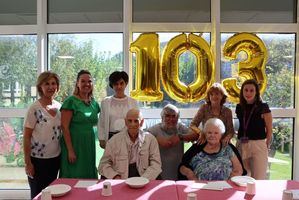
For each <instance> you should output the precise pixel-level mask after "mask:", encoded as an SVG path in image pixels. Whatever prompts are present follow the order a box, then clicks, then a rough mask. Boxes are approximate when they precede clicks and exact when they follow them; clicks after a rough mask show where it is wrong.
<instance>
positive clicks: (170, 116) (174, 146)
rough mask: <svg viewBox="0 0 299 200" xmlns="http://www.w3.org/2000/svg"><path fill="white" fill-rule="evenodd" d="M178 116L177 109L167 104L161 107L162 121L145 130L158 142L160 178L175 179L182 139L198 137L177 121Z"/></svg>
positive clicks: (181, 151) (180, 156)
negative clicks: (160, 163) (160, 165)
mask: <svg viewBox="0 0 299 200" xmlns="http://www.w3.org/2000/svg"><path fill="white" fill-rule="evenodd" d="M179 116H180V112H179V109H178V108H177V107H176V106H174V105H171V104H168V105H166V106H165V107H164V108H163V109H162V112H161V118H162V122H161V123H159V124H156V125H154V126H152V127H150V128H148V130H147V131H149V132H150V133H152V134H153V135H154V136H156V138H157V141H158V143H159V147H160V154H161V160H162V174H161V178H162V179H164V180H166V179H167V180H177V168H178V166H179V164H180V162H181V160H182V157H183V154H184V143H183V141H195V140H197V139H198V134H196V133H193V132H192V131H191V130H189V129H188V128H187V127H186V126H185V125H184V124H182V123H180V122H178V119H179Z"/></svg>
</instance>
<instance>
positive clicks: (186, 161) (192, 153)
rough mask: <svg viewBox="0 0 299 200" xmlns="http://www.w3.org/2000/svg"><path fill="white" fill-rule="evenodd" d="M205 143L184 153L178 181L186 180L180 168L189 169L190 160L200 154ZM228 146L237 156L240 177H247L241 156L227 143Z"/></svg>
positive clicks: (195, 145) (196, 145) (194, 145)
mask: <svg viewBox="0 0 299 200" xmlns="http://www.w3.org/2000/svg"><path fill="white" fill-rule="evenodd" d="M206 144H207V143H204V144H193V145H192V146H191V147H190V148H189V149H188V151H186V153H185V154H184V156H183V158H182V162H181V164H180V165H179V167H178V180H188V179H187V177H186V176H184V175H183V174H182V173H181V172H180V167H181V166H183V165H184V166H185V167H188V168H190V169H191V166H190V165H189V163H190V161H191V158H193V156H195V155H196V154H197V153H199V152H201V151H202V150H203V148H204V147H205V145H206ZM229 146H230V147H231V148H232V150H233V152H234V153H235V155H236V156H237V158H238V160H239V162H240V163H241V166H242V170H243V173H242V176H245V175H247V171H246V169H245V168H244V165H243V162H242V158H241V155H240V153H239V151H238V149H237V148H236V147H235V146H234V145H233V144H231V143H229Z"/></svg>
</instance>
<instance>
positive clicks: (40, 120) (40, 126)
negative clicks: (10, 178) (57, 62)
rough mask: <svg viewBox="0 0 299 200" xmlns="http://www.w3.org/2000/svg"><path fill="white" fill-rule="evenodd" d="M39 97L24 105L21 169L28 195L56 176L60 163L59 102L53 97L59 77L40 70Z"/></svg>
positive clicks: (34, 193)
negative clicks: (24, 176)
mask: <svg viewBox="0 0 299 200" xmlns="http://www.w3.org/2000/svg"><path fill="white" fill-rule="evenodd" d="M36 88H37V91H38V94H39V96H40V98H39V99H38V100H37V101H36V102H34V103H33V104H32V105H31V106H30V107H29V109H28V111H27V114H26V117H25V121H24V137H23V138H24V139H23V143H24V145H23V146H24V158H25V171H26V174H27V176H28V182H29V185H30V191H31V199H33V198H34V197H35V196H36V195H37V194H38V193H40V192H41V190H42V189H44V188H45V187H47V186H48V185H49V184H50V183H51V182H52V181H54V180H55V179H56V178H57V174H58V170H59V166H60V143H59V141H60V137H61V135H60V134H61V131H60V112H59V109H60V106H61V105H60V103H58V102H57V101H55V100H54V98H55V96H56V94H57V92H58V90H59V77H58V75H57V74H55V73H53V72H49V71H47V72H43V73H41V74H40V75H39V77H38V79H37V84H36Z"/></svg>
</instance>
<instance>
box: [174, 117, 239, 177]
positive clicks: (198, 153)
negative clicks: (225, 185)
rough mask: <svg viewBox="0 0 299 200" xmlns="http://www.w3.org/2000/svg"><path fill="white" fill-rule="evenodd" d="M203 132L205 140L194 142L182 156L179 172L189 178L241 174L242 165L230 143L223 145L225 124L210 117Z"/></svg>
mask: <svg viewBox="0 0 299 200" xmlns="http://www.w3.org/2000/svg"><path fill="white" fill-rule="evenodd" d="M203 132H204V134H205V137H206V140H207V142H206V143H205V144H202V145H199V144H194V145H193V146H192V147H191V148H190V149H189V150H188V151H187V152H186V153H185V154H184V156H183V160H182V163H181V164H180V167H179V172H180V173H181V174H182V175H183V176H186V177H187V179H189V180H227V179H229V178H230V177H232V176H238V175H241V174H242V165H241V163H240V161H239V159H238V158H237V156H236V154H235V153H234V151H233V149H232V147H231V145H226V146H223V145H222V143H221V137H222V135H223V134H224V133H225V126H224V124H223V122H222V121H221V120H220V119H218V118H210V119H209V120H208V121H207V122H206V123H205V125H204V128H203Z"/></svg>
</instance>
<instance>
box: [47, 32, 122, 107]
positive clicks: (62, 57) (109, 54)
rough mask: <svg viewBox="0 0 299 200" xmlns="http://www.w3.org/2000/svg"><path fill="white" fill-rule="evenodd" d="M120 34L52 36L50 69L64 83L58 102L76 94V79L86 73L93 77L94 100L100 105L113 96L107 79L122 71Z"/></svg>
mask: <svg viewBox="0 0 299 200" xmlns="http://www.w3.org/2000/svg"><path fill="white" fill-rule="evenodd" d="M122 44H123V36H122V34H121V33H98V34H96V33H94V34H93V33H91V34H49V67H50V69H51V70H52V71H54V72H56V73H57V74H58V75H59V76H60V79H61V84H60V85H61V87H60V91H59V93H58V97H57V100H59V101H63V100H64V99H65V98H66V97H67V96H69V95H71V94H72V93H73V89H74V83H75V80H76V75H77V73H78V72H79V71H80V70H81V69H87V70H89V71H90V72H91V74H92V75H93V78H94V79H95V81H94V96H95V98H96V99H97V100H98V101H100V100H101V99H102V98H104V97H105V96H107V95H111V94H112V89H111V88H110V87H109V86H108V76H109V74H110V73H111V72H113V71H115V70H123V52H122V51H123V47H122Z"/></svg>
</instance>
